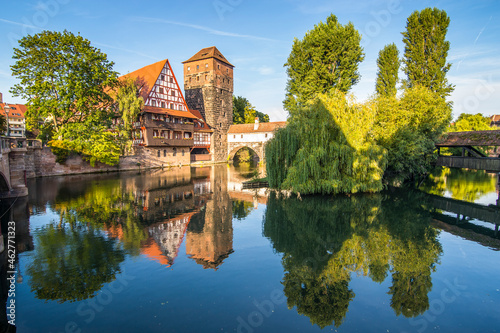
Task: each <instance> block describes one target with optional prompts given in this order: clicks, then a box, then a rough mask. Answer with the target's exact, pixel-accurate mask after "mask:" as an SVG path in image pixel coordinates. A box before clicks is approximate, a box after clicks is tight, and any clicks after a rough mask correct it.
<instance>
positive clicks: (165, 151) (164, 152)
mask: <svg viewBox="0 0 500 333" xmlns="http://www.w3.org/2000/svg"><path fill="white" fill-rule="evenodd" d="M163 157H167V150H166V149H165V150H163Z"/></svg>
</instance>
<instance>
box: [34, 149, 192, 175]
mask: <svg viewBox="0 0 500 333" xmlns="http://www.w3.org/2000/svg"><path fill="white" fill-rule="evenodd" d="M186 155H187V156H186V157H187V158H184V159H182V160H181V161H179V162H178V163H175V164H171V163H166V162H165V161H164V160H162V159H161V158H157V157H156V156H154V155H153V154H151V153H149V152H147V151H143V150H142V149H140V150H138V151H137V152H136V154H135V155H132V156H125V157H120V163H119V164H118V165H116V166H109V165H106V164H103V163H96V164H95V166H94V167H92V166H91V165H90V163H89V162H88V161H86V160H84V159H83V158H82V157H81V156H79V155H71V156H70V157H69V158H68V159H67V160H66V161H65V162H64V163H62V164H60V163H57V162H56V156H55V155H54V154H53V153H52V151H51V150H50V148H49V147H43V148H39V147H37V148H28V149H27V152H26V155H25V167H26V177H27V178H35V177H47V176H59V175H75V174H84V173H100V172H114V171H126V170H138V169H150V168H161V167H169V166H174V165H175V166H179V165H185V164H189V154H186ZM182 162H184V163H182Z"/></svg>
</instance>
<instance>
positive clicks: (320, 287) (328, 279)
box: [263, 191, 441, 328]
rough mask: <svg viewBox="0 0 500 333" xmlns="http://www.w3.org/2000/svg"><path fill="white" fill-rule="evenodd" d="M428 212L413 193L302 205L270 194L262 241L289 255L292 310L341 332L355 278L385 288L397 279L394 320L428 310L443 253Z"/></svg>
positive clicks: (393, 292)
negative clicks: (435, 271) (385, 283)
mask: <svg viewBox="0 0 500 333" xmlns="http://www.w3.org/2000/svg"><path fill="white" fill-rule="evenodd" d="M423 206H425V200H424V198H423V196H422V195H421V196H418V194H417V193H415V192H411V191H410V192H408V191H406V192H401V193H399V192H398V193H394V194H391V193H385V194H375V195H354V196H350V197H347V196H342V197H334V198H325V197H306V198H303V199H302V200H297V199H295V198H289V199H284V198H277V197H276V196H275V195H271V196H270V198H269V200H268V206H267V210H266V214H265V219H264V227H263V228H264V235H265V236H266V237H268V238H270V240H271V241H272V243H273V247H274V248H275V250H276V251H278V252H282V253H283V254H284V255H283V267H284V269H285V277H284V279H283V285H284V292H285V295H286V296H287V298H288V306H289V308H292V307H294V306H296V307H297V311H298V312H299V313H301V314H305V315H307V316H308V317H309V318H310V320H311V322H312V323H313V324H318V326H320V327H322V328H323V327H325V326H327V325H331V324H332V323H334V324H335V325H336V326H339V325H340V324H341V323H342V320H343V318H344V317H345V315H346V312H347V308H348V305H349V302H350V301H351V300H352V299H353V297H354V293H353V292H352V291H351V290H350V289H349V281H350V276H351V274H352V273H357V274H362V275H365V276H370V277H371V279H372V280H373V281H375V282H379V283H380V282H382V281H384V280H385V279H386V278H387V276H388V274H389V273H391V274H392V281H393V284H392V286H391V288H390V290H389V294H390V295H392V300H391V306H392V307H393V309H394V310H395V312H396V314H397V315H399V314H403V315H404V316H407V317H410V316H416V315H418V314H421V313H423V312H424V311H425V310H427V309H428V307H429V300H428V297H427V294H428V292H429V291H430V290H431V287H432V283H431V279H430V274H431V271H432V270H433V269H434V266H435V264H436V263H437V262H438V258H439V255H440V253H441V247H440V244H439V243H438V241H437V232H436V231H435V230H434V229H433V228H432V227H431V226H430V225H429V221H430V219H429V213H427V212H426V211H425V210H424V209H423V208H422V207H423Z"/></svg>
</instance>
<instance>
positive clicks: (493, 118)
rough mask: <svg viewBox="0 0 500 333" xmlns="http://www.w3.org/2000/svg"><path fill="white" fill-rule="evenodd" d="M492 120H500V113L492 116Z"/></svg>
mask: <svg viewBox="0 0 500 333" xmlns="http://www.w3.org/2000/svg"><path fill="white" fill-rule="evenodd" d="M490 119H491V121H494V122H497V121H500V114H494V115H493V116H491V117H490Z"/></svg>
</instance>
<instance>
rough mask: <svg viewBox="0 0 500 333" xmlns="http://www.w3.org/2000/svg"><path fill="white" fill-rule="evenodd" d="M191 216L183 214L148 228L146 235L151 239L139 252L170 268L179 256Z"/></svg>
mask: <svg viewBox="0 0 500 333" xmlns="http://www.w3.org/2000/svg"><path fill="white" fill-rule="evenodd" d="M191 215H192V213H190V214H184V215H181V216H178V217H176V218H175V219H171V220H169V221H167V222H162V223H157V224H154V225H152V226H149V227H148V233H149V236H150V237H151V238H150V240H148V242H147V243H146V245H145V246H144V247H143V249H142V251H141V252H142V253H143V254H146V255H148V256H149V257H150V258H151V259H153V260H156V261H158V262H160V263H161V264H164V265H167V266H171V265H172V264H173V263H174V260H175V258H176V257H177V255H178V254H179V248H180V246H181V244H182V239H183V238H184V233H185V232H186V228H187V226H188V224H189V220H190V218H191ZM153 241H154V242H153Z"/></svg>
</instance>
